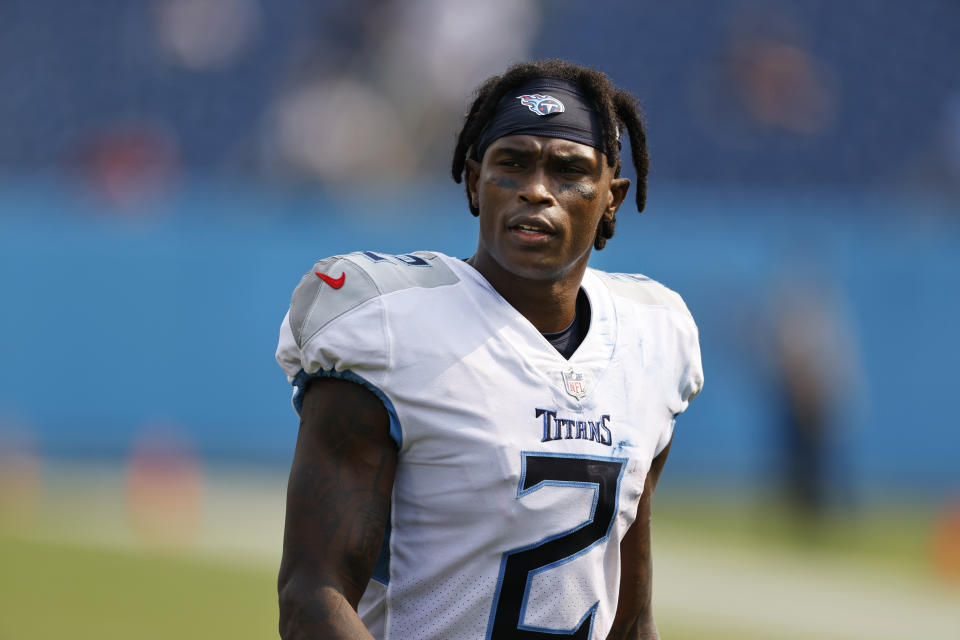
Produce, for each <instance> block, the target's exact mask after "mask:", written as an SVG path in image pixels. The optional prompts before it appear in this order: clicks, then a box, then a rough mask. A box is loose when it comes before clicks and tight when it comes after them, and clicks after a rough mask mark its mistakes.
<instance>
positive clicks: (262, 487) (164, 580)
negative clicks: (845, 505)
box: [0, 470, 960, 640]
mask: <svg viewBox="0 0 960 640" xmlns="http://www.w3.org/2000/svg"><path fill="white" fill-rule="evenodd" d="M282 493H283V491H282V477H280V476H262V477H260V476H256V474H247V473H244V472H243V471H242V470H240V471H238V472H235V473H233V474H221V475H214V476H210V477H208V481H207V483H206V485H205V490H204V496H205V500H204V505H205V508H204V513H205V515H204V518H203V520H202V522H201V523H200V526H199V529H198V531H197V532H196V533H195V535H194V536H193V537H192V538H191V540H190V542H189V543H186V544H183V543H178V544H176V545H170V544H167V545H164V544H157V541H156V540H152V539H150V538H143V537H142V536H138V535H137V533H136V531H134V528H133V527H131V525H130V523H129V518H128V517H127V514H126V511H125V507H124V491H123V488H122V483H120V482H119V479H118V475H117V474H113V475H111V474H106V475H104V474H89V473H86V474H85V473H76V472H69V473H60V474H54V477H53V478H52V479H51V480H49V481H48V482H47V483H46V487H45V490H44V493H43V500H42V502H41V503H40V504H39V506H38V507H37V508H36V509H34V510H33V511H32V512H31V514H30V515H29V517H13V518H12V517H9V515H10V514H9V513H8V517H7V518H6V524H4V522H3V520H4V519H3V518H0V567H2V571H0V640H13V639H19V638H27V637H29V638H31V639H35V640H44V639H48V638H49V639H53V638H57V639H60V638H65V637H68V638H74V639H77V640H85V639H98V640H109V639H114V638H116V639H117V640H120V639H121V638H122V639H124V640H127V639H129V638H137V639H143V640H151V639H153V638H157V639H159V638H165V639H166V638H177V639H178V640H191V639H193V638H197V639H200V638H204V639H207V638H231V639H232V640H245V639H247V638H249V639H251V640H252V639H254V638H257V639H262V638H275V637H277V631H276V628H277V607H276V591H275V579H276V569H277V563H278V559H279V544H280V534H281V530H282ZM931 517H932V511H931V509H930V508H929V507H927V508H924V507H916V506H914V507H903V506H900V507H893V506H889V505H888V506H886V507H884V508H882V509H878V508H874V509H870V510H864V511H862V512H861V513H859V514H857V515H856V516H855V517H843V518H836V517H835V518H831V519H829V520H827V521H825V522H824V523H822V525H821V526H819V527H817V528H810V527H799V526H797V523H796V521H794V520H793V519H792V518H791V517H790V516H789V514H785V513H782V512H780V511H778V510H777V509H776V508H772V507H770V506H769V505H767V506H764V503H762V502H757V501H750V500H745V499H742V498H735V497H726V498H724V497H717V496H713V497H709V498H708V497H705V496H704V495H702V494H692V493H685V492H679V493H673V494H671V493H668V492H664V493H663V494H661V495H658V500H657V505H656V506H655V516H654V522H655V526H654V535H655V551H654V561H655V567H656V571H655V576H656V579H655V585H656V589H655V606H656V612H657V620H658V624H659V626H660V630H661V635H662V637H664V638H665V639H667V640H702V639H716V640H728V639H729V640H733V639H734V638H736V639H738V640H802V639H805V638H813V637H816V638H818V640H831V639H834V640H846V639H849V640H854V639H857V638H864V639H867V638H870V639H871V640H882V639H885V638H891V639H892V638H908V637H909V638H914V637H915V638H924V640H940V639H942V640H957V639H960V589H958V588H957V585H956V584H953V585H952V586H951V585H950V584H947V583H946V582H944V581H943V580H941V579H939V578H938V577H937V576H936V575H935V572H934V571H933V570H932V565H931V562H930V557H929V552H928V549H927V544H926V542H927V540H928V538H929V529H930V521H931Z"/></svg>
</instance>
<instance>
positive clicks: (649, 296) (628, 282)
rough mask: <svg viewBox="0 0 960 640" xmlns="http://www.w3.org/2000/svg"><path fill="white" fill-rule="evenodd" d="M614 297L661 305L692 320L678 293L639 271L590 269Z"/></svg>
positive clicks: (644, 304) (647, 304) (637, 302)
mask: <svg viewBox="0 0 960 640" xmlns="http://www.w3.org/2000/svg"><path fill="white" fill-rule="evenodd" d="M590 271H591V273H593V274H594V275H595V276H597V278H599V279H600V280H601V281H602V282H603V283H604V284H605V285H606V286H607V289H609V290H610V292H611V294H613V296H614V297H619V298H625V299H627V300H630V301H632V302H634V303H636V304H639V305H642V306H650V307H662V308H666V309H669V310H671V311H675V312H677V313H680V314H682V315H683V316H685V317H687V318H689V319H691V320H693V316H691V314H690V310H689V309H688V308H687V305H686V303H685V302H684V301H683V298H682V297H680V294H679V293H677V292H676V291H673V290H672V289H669V288H668V287H666V286H664V285H662V284H660V283H659V282H657V281H656V280H654V279H653V278H649V277H647V276H645V275H643V274H640V273H608V272H606V271H600V270H597V269H591V270H590Z"/></svg>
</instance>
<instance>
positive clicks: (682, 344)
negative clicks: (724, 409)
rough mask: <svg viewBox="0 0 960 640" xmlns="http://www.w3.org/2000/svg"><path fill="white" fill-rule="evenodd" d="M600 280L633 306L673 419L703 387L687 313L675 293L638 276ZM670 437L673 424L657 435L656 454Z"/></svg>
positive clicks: (696, 335)
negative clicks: (648, 339) (648, 341)
mask: <svg viewBox="0 0 960 640" xmlns="http://www.w3.org/2000/svg"><path fill="white" fill-rule="evenodd" d="M599 275H601V277H602V279H603V280H604V281H605V282H606V284H607V287H608V288H609V289H610V290H611V292H612V293H613V294H614V295H615V296H619V297H621V298H626V299H627V300H629V301H630V302H631V303H632V304H635V305H637V309H638V314H637V315H636V316H635V318H636V319H637V321H639V322H641V323H642V325H643V326H642V327H641V328H640V331H641V334H643V333H646V334H648V336H647V337H646V338H645V337H643V336H642V335H641V337H640V338H639V339H640V340H641V341H645V340H647V338H650V339H651V340H650V342H652V343H653V344H648V345H646V346H645V349H646V348H647V347H649V349H651V353H650V354H649V355H650V357H651V360H652V361H653V362H656V363H657V364H656V367H657V369H658V373H657V375H658V377H659V378H660V381H661V388H662V389H663V393H664V403H665V410H667V411H669V413H670V414H672V415H673V417H674V418H676V416H677V415H679V414H681V413H683V412H684V411H686V409H687V407H688V406H689V405H690V401H691V400H693V399H694V398H695V397H697V395H698V394H699V393H700V390H701V389H702V388H703V365H702V363H701V361H700V332H699V330H698V329H697V325H696V323H695V322H694V321H693V316H692V315H691V314H690V310H689V309H688V308H687V305H686V303H684V301H683V298H681V297H680V295H679V294H678V293H676V292H675V291H672V290H670V289H668V288H667V287H665V286H663V285H662V284H660V283H659V282H656V281H655V280H651V279H650V278H648V277H646V276H643V275H640V274H627V273H602V272H600V273H599ZM672 437H673V423H672V422H671V424H670V428H669V429H667V430H665V431H664V433H662V434H661V435H660V438H659V440H658V443H657V447H656V451H655V453H656V454H659V453H660V452H661V451H662V450H663V449H664V448H665V447H666V446H667V444H668V443H669V442H670V439H671V438H672Z"/></svg>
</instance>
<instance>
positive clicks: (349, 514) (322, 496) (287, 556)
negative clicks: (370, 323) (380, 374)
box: [278, 378, 397, 640]
mask: <svg viewBox="0 0 960 640" xmlns="http://www.w3.org/2000/svg"><path fill="white" fill-rule="evenodd" d="M300 415H301V421H300V434H299V436H298V437H297V449H296V453H295V454H294V458H293V466H292V468H291V470H290V480H289V484H288V486H287V516H286V523H285V527H284V534H283V560H282V562H281V564H280V575H279V579H278V591H279V596H280V635H281V637H283V638H284V640H298V639H307V638H309V639H310V640H315V639H316V638H331V639H350V640H356V639H359V638H363V639H365V640H369V639H371V638H372V636H371V635H370V634H369V632H368V631H367V630H366V629H365V628H364V626H363V624H362V623H361V622H360V618H359V617H358V616H357V613H356V608H357V603H358V602H359V601H360V597H361V596H362V595H363V591H364V589H365V588H366V585H367V582H368V581H369V580H370V576H371V574H372V573H373V568H374V566H375V564H376V561H377V557H378V555H379V553H380V548H381V545H382V542H383V536H384V533H385V531H386V526H387V522H388V519H389V514H390V495H391V492H392V490H393V477H394V471H395V469H396V463H397V450H396V445H395V444H394V442H393V440H392V439H391V438H390V425H389V418H388V417H387V411H386V409H385V408H384V406H383V404H382V403H381V402H380V400H379V399H378V398H377V397H376V396H375V395H373V393H372V392H370V391H369V390H368V389H365V388H364V387H362V386H360V385H359V384H354V383H353V382H347V381H344V380H337V379H332V378H321V379H317V380H314V381H313V382H311V383H310V384H309V386H308V387H307V389H306V392H305V395H304V399H303V406H302V408H301V413H300Z"/></svg>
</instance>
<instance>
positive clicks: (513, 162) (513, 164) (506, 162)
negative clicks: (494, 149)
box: [497, 160, 523, 167]
mask: <svg viewBox="0 0 960 640" xmlns="http://www.w3.org/2000/svg"><path fill="white" fill-rule="evenodd" d="M497 164H498V165H500V166H501V167H520V166H523V165H521V164H520V163H519V162H517V161H516V160H501V161H500V162H498V163H497Z"/></svg>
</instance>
